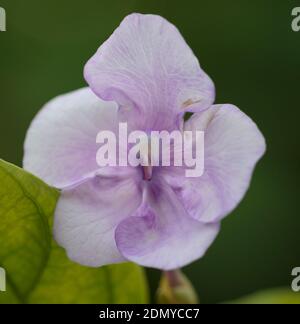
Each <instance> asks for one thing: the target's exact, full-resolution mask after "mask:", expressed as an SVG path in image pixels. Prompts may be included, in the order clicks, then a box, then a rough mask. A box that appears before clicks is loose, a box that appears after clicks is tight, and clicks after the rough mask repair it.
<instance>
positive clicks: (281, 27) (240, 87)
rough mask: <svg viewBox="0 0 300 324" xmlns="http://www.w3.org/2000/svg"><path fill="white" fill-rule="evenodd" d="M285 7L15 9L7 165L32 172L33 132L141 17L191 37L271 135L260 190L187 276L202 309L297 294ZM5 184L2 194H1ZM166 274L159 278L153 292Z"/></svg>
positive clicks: (200, 1) (290, 35)
mask: <svg viewBox="0 0 300 324" xmlns="http://www.w3.org/2000/svg"><path fill="white" fill-rule="evenodd" d="M297 2H298V6H300V3H299V1H286V0H282V1H280V0H276V1H275V0H273V1H270V0H255V1H254V0H252V1H247V0H240V1H238V0H226V1H224V0H219V1H212V0H197V1H196V0H194V1H192V0H185V1H183V0H181V1H174V0H169V1H163V0H157V1H156V0H152V1H151V0H135V1H134V0H131V1H130V0H127V1H126V0H118V1H117V0H108V1H106V0H86V1H74V0H72V1H71V0H60V1H58V0H47V1H46V0H44V1H41V0H27V1H24V0H6V1H0V6H2V7H4V8H5V9H6V11H7V32H2V33H0V109H1V113H0V157H1V158H3V159H5V160H7V161H10V162H13V163H15V164H18V165H21V161H22V154H23V152H22V145H23V140H24V135H25V132H26V129H27V127H28V125H29V123H30V121H31V119H32V118H33V116H34V115H35V114H36V113H37V111H38V110H39V109H40V107H41V106H42V105H43V104H44V103H45V102H47V101H48V100H49V99H51V98H52V97H54V96H56V95H58V94H61V93H64V92H67V91H70V90H73V89H76V88H79V87H82V86H84V85H85V82H84V80H83V76H82V70H83V66H84V64H85V62H86V61H87V59H88V58H89V57H90V56H91V55H92V54H93V53H94V51H95V50H96V49H97V48H98V46H99V45H100V44H101V43H102V42H103V41H104V40H105V39H106V38H107V37H108V36H109V35H110V34H111V33H112V31H113V30H114V29H115V28H116V27H117V26H118V24H119V23H120V21H121V20H122V19H123V18H124V16H125V15H127V14H129V13H131V12H142V13H156V14H160V15H162V16H164V17H166V18H167V19H169V20H170V21H172V22H173V23H175V24H176V25H177V26H178V28H179V29H180V30H181V32H182V34H183V35H184V37H185V38H186V40H187V41H188V43H189V44H190V46H191V47H192V48H193V50H194V51H195V53H196V55H197V56H198V57H199V60H200V62H201V64H202V66H203V68H204V69H205V70H206V71H207V73H208V74H209V75H210V76H211V77H212V78H213V80H214V81H215V84H216V88H217V103H234V104H235V105H237V106H238V107H240V108H241V109H242V110H243V111H245V112H246V113H247V114H248V115H250V116H251V117H252V118H253V119H254V120H255V121H256V122H257V124H258V125H259V127H260V128H261V130H262V132H263V133H264V135H265V137H266V140H267V145H268V151H267V154H266V156H265V157H264V159H263V160H262V161H261V162H260V163H259V165H258V167H257V169H256V171H255V174H254V178H253V181H252V186H251V188H250V190H249V192H248V194H247V196H246V198H245V199H244V200H243V202H242V203H241V204H240V206H239V207H238V208H237V209H236V210H235V212H234V213H232V215H230V217H228V218H227V219H226V220H225V221H224V222H223V229H222V231H221V234H220V236H219V237H218V239H217V241H216V242H215V244H214V245H213V246H212V247H211V248H210V250H209V252H208V254H207V255H206V256H205V257H204V258H203V259H202V260H199V261H198V262H195V263H194V264H192V265H191V266H189V267H187V268H186V269H185V272H186V273H187V274H188V275H189V277H190V278H191V279H192V281H193V282H194V284H195V286H196V287H197V290H198V292H199V295H200V297H201V300H202V301H203V302H219V301H223V300H229V299H232V298H236V297H239V296H241V295H244V294H247V293H250V292H253V291H256V290H258V289H264V288H269V287H276V286H282V285H283V286H288V285H290V282H291V270H292V268H293V267H295V266H300V249H299V246H300V236H299V229H300V215H299V210H298V203H299V183H298V180H299V165H300V164H299V143H298V140H299V135H298V131H299V129H300V127H299V117H300V113H299V108H300V107H299V101H300V100H299V96H300V89H299V88H300V87H299V80H300V77H299V72H300V71H299V67H300V66H299V59H300V32H299V33H295V32H293V31H292V30H291V20H292V17H291V10H292V8H293V7H294V6H296V5H297ZM0 185H1V184H0ZM158 276H159V273H158V272H156V271H149V277H150V279H151V284H152V287H154V286H155V285H156V284H157V279H158Z"/></svg>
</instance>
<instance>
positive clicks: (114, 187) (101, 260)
mask: <svg viewBox="0 0 300 324" xmlns="http://www.w3.org/2000/svg"><path fill="white" fill-rule="evenodd" d="M139 176H140V175H139V173H138V171H137V169H130V170H126V174H124V175H123V176H122V175H118V176H115V177H103V176H96V177H95V178H93V179H90V180H88V181H86V182H85V183H82V184H80V185H79V186H76V187H75V188H73V189H70V190H63V192H62V194H61V197H60V199H59V201H58V205H57V208H56V211H55V218H54V236H55V239H56V241H57V242H58V244H59V245H61V246H62V247H63V248H65V249H66V251H67V254H68V256H69V258H70V259H71V260H73V261H75V262H77V263H80V264H83V265H86V266H91V267H99V266H102V265H106V264H110V263H118V262H123V261H125V259H124V257H123V256H122V255H121V254H120V252H119V250H118V249H117V247H116V243H115V228H116V226H117V225H118V224H119V223H120V222H121V221H122V220H123V219H124V218H127V217H128V216H130V215H132V213H134V211H135V210H136V209H137V208H138V207H139V206H140V204H141V201H142V194H141V192H142V191H141V190H140V188H139V184H138V181H137V180H138V179H139Z"/></svg>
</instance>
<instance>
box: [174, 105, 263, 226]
mask: <svg viewBox="0 0 300 324" xmlns="http://www.w3.org/2000/svg"><path fill="white" fill-rule="evenodd" d="M185 130H193V131H195V130H200V131H204V132H205V135H204V139H205V144H204V145H205V150H204V155H205V165H204V169H205V170H204V174H203V175H202V176H201V177H199V178H185V177H183V176H182V177H181V179H182V183H181V184H180V185H177V188H176V189H174V190H176V192H177V195H178V196H179V197H180V200H181V201H182V202H183V204H184V206H185V208H186V209H187V211H188V212H189V214H190V215H192V216H193V217H194V218H196V219H198V220H200V221H203V222H215V221H219V220H221V219H222V218H223V217H225V216H226V215H227V214H228V213H230V212H231V211H232V210H233V209H234V208H235V207H236V206H237V205H238V203H239V202H240V201H241V199H242V198H243V197H244V195H245V193H246V191H247V189H248V187H249V184H250V180H251V176H252V173H253V170H254V167H255V165H256V163H257V161H258V160H259V159H260V158H261V157H262V155H263V154H264V152H265V147H266V146H265V140H264V137H263V135H262V134H261V132H260V131H259V129H258V128H257V126H256V124H255V123H254V122H253V121H252V120H251V119H250V118H249V117H248V116H246V115H245V114H244V113H243V112H242V111H240V110H239V109H238V108H237V107H235V106H232V105H215V106H212V107H211V108H209V109H208V110H206V111H205V112H202V113H199V114H194V115H193V116H192V117H191V118H190V119H189V120H188V121H187V122H186V124H185ZM181 174H182V170H181Z"/></svg>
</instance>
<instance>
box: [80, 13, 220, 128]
mask: <svg viewBox="0 0 300 324" xmlns="http://www.w3.org/2000/svg"><path fill="white" fill-rule="evenodd" d="M85 78H86V80H87V82H88V83H89V85H90V87H91V88H92V89H93V91H94V92H95V93H96V94H97V95H98V96H99V97H100V98H102V99H104V100H113V101H116V102H117V103H118V104H119V105H121V106H122V111H123V112H124V111H127V112H128V111H129V112H130V111H132V110H133V107H135V108H136V109H135V114H138V113H139V114H138V115H136V118H140V120H139V121H140V123H141V124H143V123H144V124H143V125H142V126H141V125H140V127H143V129H144V128H145V127H149V128H150V129H157V128H159V127H160V128H161V127H168V125H166V123H167V121H170V120H172V119H174V118H175V116H176V115H177V114H181V113H184V112H185V111H201V110H203V109H206V108H208V107H209V106H210V105H211V104H212V103H213V101H214V97H215V93H214V85H213V82H212V81H211V79H210V78H209V77H208V76H207V75H206V74H205V72H204V71H203V70H202V69H201V68H200V65H199V62H198V60H197V58H196V57H195V55H194V54H193V52H192V50H191V49H190V48H189V46H188V45H187V44H186V42H185V40H184V39H183V37H182V36H181V34H180V33H179V31H178V30H177V28H176V27H175V26H174V25H172V24H171V23H169V22H168V21H166V20H165V19H164V18H162V17H160V16H155V15H141V14H132V15H129V16H127V17H126V18H125V19H124V20H123V22H122V23H121V25H120V27H119V28H117V29H116V30H115V32H114V33H113V34H112V36H111V37H110V38H109V39H108V40H107V41H106V42H105V43H104V44H103V45H102V46H101V47H100V48H99V50H98V51H97V53H96V54H95V55H94V56H93V57H92V58H91V59H90V61H89V62H88V63H87V65H86V66H85ZM145 117H147V118H145ZM161 124H162V125H161ZM158 125H159V126H158Z"/></svg>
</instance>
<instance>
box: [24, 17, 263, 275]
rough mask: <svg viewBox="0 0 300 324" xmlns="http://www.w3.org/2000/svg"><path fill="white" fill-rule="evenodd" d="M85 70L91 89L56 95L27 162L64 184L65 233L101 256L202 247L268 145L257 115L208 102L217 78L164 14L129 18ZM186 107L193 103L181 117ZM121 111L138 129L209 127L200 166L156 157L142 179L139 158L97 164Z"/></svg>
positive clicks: (70, 243)
mask: <svg viewBox="0 0 300 324" xmlns="http://www.w3.org/2000/svg"><path fill="white" fill-rule="evenodd" d="M85 78H86V80H87V82H88V84H89V86H90V88H84V89H80V90H77V91H74V92H72V93H69V94H66V95H63V96H60V97H58V98H55V99H53V100H52V101H51V102H50V103H48V104H47V105H46V106H45V107H44V108H43V109H42V111H41V112H40V113H39V114H38V115H37V117H36V118H35V119H34V121H33V122H32V125H31V126H30V128H29V131H28V134H27V137H26V141H25V156H24V167H25V169H27V170H29V171H31V172H32V173H34V174H36V175H37V176H39V177H40V178H42V179H44V180H45V181H46V182H47V183H49V184H50V185H53V186H55V187H57V188H60V189H62V193H61V197H60V199H59V201H58V205H57V208H56V212H55V222H54V235H55V238H56V240H57V242H58V243H59V244H60V245H61V246H62V247H64V248H65V249H66V251H67V253H68V255H69V257H70V258H71V259H72V260H74V261H76V262H78V263H81V264H84V265H88V266H94V267H98V266H101V265H105V264H111V263H118V262H124V261H126V260H129V261H133V262H136V263H138V264H140V265H143V266H149V267H153V268H158V269H165V270H166V269H174V268H179V267H182V266H184V265H186V264H188V263H190V262H192V261H194V260H196V259H198V258H200V257H202V256H203V255H204V253H205V252H206V250H207V248H208V247H209V246H210V245H211V243H212V242H213V241H214V239H215V237H216V236H217V234H218V231H219V227H220V226H219V225H220V221H221V220H222V219H223V218H224V217H225V216H226V215H228V214H229V213H230V212H231V211H232V210H233V209H234V208H235V207H236V206H237V204H238V203H239V202H240V200H241V199H242V198H243V196H244V195H245V192H246V191H247V189H248V187H249V183H250V180H251V175H252V172H253V169H254V167H255V164H256V162H257V161H258V160H259V159H260V158H261V156H262V155H263V153H264V151H265V142H264V138H263V136H262V134H261V133H260V131H259V130H258V128H257V126H256V125H255V124H254V122H253V121H252V120H251V119H250V118H249V117H247V116H246V115H245V114H244V113H243V112H241V111H240V110H239V109H238V108H237V107H235V106H232V105H229V104H226V105H212V104H213V102H214V98H215V91H214V85H213V82H212V81H211V79H210V78H209V77H208V76H207V75H206V74H205V72H204V71H203V70H202V69H201V68H200V65H199V63H198V60H197V58H196V57H195V56H194V54H193V52H192V51H191V49H190V48H189V47H188V45H187V44H186V42H185V41H184V39H183V38H182V36H181V35H180V33H179V32H178V30H177V29H176V27H175V26H173V25H172V24H170V23H169V22H167V21H166V20H164V19H163V18H161V17H159V16H153V15H140V14H132V15H130V16H128V17H126V18H125V19H124V21H123V22H122V23H121V25H120V27H119V28H117V29H116V31H115V32H114V33H113V35H112V36H111V37H110V38H109V39H108V40H107V41H106V42H105V43H104V44H103V45H102V46H101V47H100V48H99V50H98V51H97V53H96V54H95V55H94V56H93V57H92V58H91V59H90V61H89V62H88V63H87V65H86V67H85ZM90 89H92V90H90ZM103 100H105V101H103ZM186 112H193V113H194V114H193V115H192V117H191V118H190V119H189V120H188V121H187V122H184V119H183V116H184V114H185V113H186ZM120 121H127V122H128V125H129V127H130V129H131V130H134V129H138V130H143V131H151V130H175V129H176V130H178V129H179V130H194V131H195V130H201V131H204V132H205V171H204V174H203V175H202V176H201V177H199V178H187V177H185V173H184V168H180V167H154V168H153V170H151V172H152V176H151V180H150V181H145V180H144V175H143V172H142V171H143V170H142V167H141V166H139V167H135V168H134V167H104V168H99V167H98V165H97V163H96V153H97V149H98V148H99V147H98V146H97V145H96V142H95V139H96V136H97V133H98V132H99V130H102V129H105V130H112V131H116V129H117V127H118V124H119V122H120ZM148 171H149V170H148ZM151 172H150V173H149V174H151Z"/></svg>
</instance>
